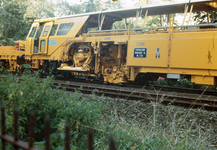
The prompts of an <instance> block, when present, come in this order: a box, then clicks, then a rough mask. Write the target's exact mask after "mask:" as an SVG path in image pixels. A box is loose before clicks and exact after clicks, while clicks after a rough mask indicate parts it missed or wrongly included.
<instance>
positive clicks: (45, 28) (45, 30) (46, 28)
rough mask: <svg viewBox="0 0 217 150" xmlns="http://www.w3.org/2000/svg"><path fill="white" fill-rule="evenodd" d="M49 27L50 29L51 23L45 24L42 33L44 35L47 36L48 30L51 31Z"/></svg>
mask: <svg viewBox="0 0 217 150" xmlns="http://www.w3.org/2000/svg"><path fill="white" fill-rule="evenodd" d="M49 29H50V25H47V26H45V27H44V31H43V33H42V36H46V35H47V33H48V31H49Z"/></svg>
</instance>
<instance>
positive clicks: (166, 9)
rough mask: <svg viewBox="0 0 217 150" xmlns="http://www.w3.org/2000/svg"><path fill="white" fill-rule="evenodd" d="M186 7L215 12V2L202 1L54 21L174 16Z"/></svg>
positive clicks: (101, 12) (114, 11) (106, 12)
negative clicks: (88, 18) (94, 17)
mask: <svg viewBox="0 0 217 150" xmlns="http://www.w3.org/2000/svg"><path fill="white" fill-rule="evenodd" d="M186 5H194V7H193V12H199V11H212V10H217V2H216V0H203V1H194V2H189V3H186V2H185V3H184V2H183V3H173V4H163V5H152V6H144V7H137V8H130V9H118V10H107V11H100V12H92V13H83V14H76V15H70V16H64V17H57V18H56V19H64V18H71V17H79V16H87V15H97V14H105V15H106V16H114V17H120V18H128V17H135V16H136V13H137V11H139V10H140V11H141V15H145V13H146V10H148V16H154V15H163V14H175V13H184V10H185V8H186ZM189 9H190V8H189ZM40 20H44V19H40ZM35 21H39V20H35Z"/></svg>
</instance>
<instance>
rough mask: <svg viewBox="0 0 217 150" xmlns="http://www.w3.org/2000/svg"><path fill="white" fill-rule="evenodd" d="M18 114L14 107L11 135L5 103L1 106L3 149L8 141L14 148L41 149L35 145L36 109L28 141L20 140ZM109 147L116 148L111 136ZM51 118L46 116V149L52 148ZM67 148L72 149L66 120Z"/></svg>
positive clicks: (90, 145) (90, 149)
mask: <svg viewBox="0 0 217 150" xmlns="http://www.w3.org/2000/svg"><path fill="white" fill-rule="evenodd" d="M18 116H19V112H18V109H17V108H14V123H13V124H14V136H10V135H7V134H6V126H5V105H4V104H3V105H2V106H1V126H2V129H1V132H0V139H1V140H2V150H5V149H6V142H8V143H11V144H12V145H13V147H14V150H18V149H19V148H21V149H23V150H40V149H39V148H36V147H33V143H34V126H35V113H34V111H32V112H31V114H30V119H29V140H28V143H27V142H23V141H21V140H19V137H18ZM87 136H88V150H93V131H92V130H91V129H89V131H88V135H87ZM109 147H110V150H116V147H115V141H114V139H113V137H112V136H111V137H110V139H109ZM50 149H51V146H50V118H49V116H46V118H45V150H50ZM65 150H70V124H69V122H66V125H65Z"/></svg>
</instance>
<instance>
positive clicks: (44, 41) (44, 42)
mask: <svg viewBox="0 0 217 150" xmlns="http://www.w3.org/2000/svg"><path fill="white" fill-rule="evenodd" d="M52 26H53V22H47V23H45V24H44V28H43V30H42V33H41V36H40V38H39V53H40V54H47V51H48V46H49V35H50V31H51V28H52Z"/></svg>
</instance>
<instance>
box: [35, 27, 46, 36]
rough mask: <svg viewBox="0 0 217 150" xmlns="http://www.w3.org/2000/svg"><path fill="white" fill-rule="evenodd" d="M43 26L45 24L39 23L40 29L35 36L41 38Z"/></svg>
mask: <svg viewBox="0 0 217 150" xmlns="http://www.w3.org/2000/svg"><path fill="white" fill-rule="evenodd" d="M43 27H44V24H40V25H39V27H38V30H37V32H36V35H35V38H39V37H40V35H41V31H42V29H43Z"/></svg>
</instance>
